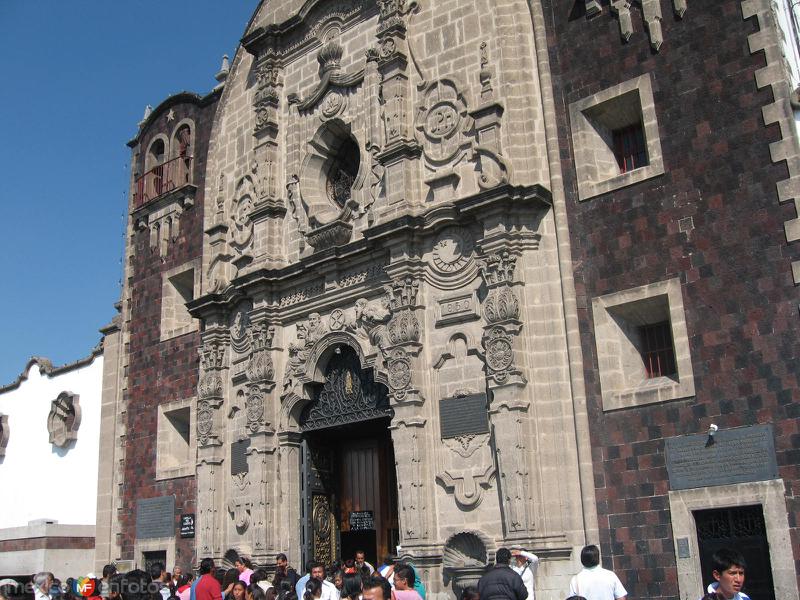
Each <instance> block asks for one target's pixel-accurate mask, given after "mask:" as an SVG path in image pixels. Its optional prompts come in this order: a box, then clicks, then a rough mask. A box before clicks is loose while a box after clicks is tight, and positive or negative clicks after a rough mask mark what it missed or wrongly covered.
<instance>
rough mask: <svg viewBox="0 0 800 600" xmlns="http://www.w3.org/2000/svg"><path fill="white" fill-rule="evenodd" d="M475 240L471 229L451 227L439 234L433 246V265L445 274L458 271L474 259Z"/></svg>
mask: <svg viewBox="0 0 800 600" xmlns="http://www.w3.org/2000/svg"><path fill="white" fill-rule="evenodd" d="M473 248H474V242H473V241H472V236H471V235H470V233H469V231H467V230H466V229H463V228H461V227H449V228H447V229H445V230H443V231H442V232H441V233H440V234H439V239H438V240H436V243H435V244H434V246H433V266H434V268H435V269H436V270H437V271H439V272H440V273H443V274H445V275H449V274H451V273H457V272H459V271H461V270H462V269H464V268H465V267H466V266H467V265H468V264H469V262H470V260H472V250H473Z"/></svg>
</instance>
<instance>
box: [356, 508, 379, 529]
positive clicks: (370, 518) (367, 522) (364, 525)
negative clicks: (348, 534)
mask: <svg viewBox="0 0 800 600" xmlns="http://www.w3.org/2000/svg"><path fill="white" fill-rule="evenodd" d="M372 529H375V515H374V514H373V512H372V511H371V510H359V511H355V512H351V513H350V531H370V530H372Z"/></svg>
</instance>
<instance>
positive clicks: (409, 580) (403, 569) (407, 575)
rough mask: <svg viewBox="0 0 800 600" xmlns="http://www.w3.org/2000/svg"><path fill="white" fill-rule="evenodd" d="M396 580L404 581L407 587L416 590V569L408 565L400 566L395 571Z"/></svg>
mask: <svg viewBox="0 0 800 600" xmlns="http://www.w3.org/2000/svg"><path fill="white" fill-rule="evenodd" d="M394 578H395V580H397V579H398V578H400V579H402V580H403V581H405V582H406V585H407V586H408V587H409V589H414V581H416V576H415V575H414V569H412V568H411V567H410V566H408V565H399V566H398V567H396V568H395V570H394Z"/></svg>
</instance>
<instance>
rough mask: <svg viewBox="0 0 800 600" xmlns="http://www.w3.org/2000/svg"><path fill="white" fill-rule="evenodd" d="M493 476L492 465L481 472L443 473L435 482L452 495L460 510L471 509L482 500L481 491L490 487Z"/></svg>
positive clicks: (473, 470)
mask: <svg viewBox="0 0 800 600" xmlns="http://www.w3.org/2000/svg"><path fill="white" fill-rule="evenodd" d="M494 475H495V469H494V465H492V464H489V465H488V466H486V467H485V468H484V469H483V470H480V469H479V470H478V471H477V472H476V470H475V469H472V472H471V473H469V474H462V473H457V474H451V473H450V472H449V471H444V472H443V473H440V474H439V475H437V476H436V479H437V481H439V483H440V484H441V485H442V487H444V489H445V490H446V491H448V492H452V493H453V497H454V498H455V500H456V503H457V504H458V505H459V507H461V508H462V509H472V508H475V507H476V506H478V504H480V502H481V500H482V499H483V490H486V489H489V488H490V487H491V480H492V478H493V477H494Z"/></svg>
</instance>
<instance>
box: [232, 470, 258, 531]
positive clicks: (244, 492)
mask: <svg viewBox="0 0 800 600" xmlns="http://www.w3.org/2000/svg"><path fill="white" fill-rule="evenodd" d="M231 478H232V481H233V487H234V493H233V494H232V498H231V499H230V500H229V501H228V512H229V513H230V514H231V517H232V518H233V522H234V525H235V526H236V531H237V532H238V533H239V534H240V535H241V534H242V533H244V532H245V531H247V528H248V527H249V526H250V512H251V510H252V507H253V502H252V500H251V499H250V497H249V495H248V489H249V488H250V477H249V474H248V473H239V474H238V475H233V476H232V477H231Z"/></svg>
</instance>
